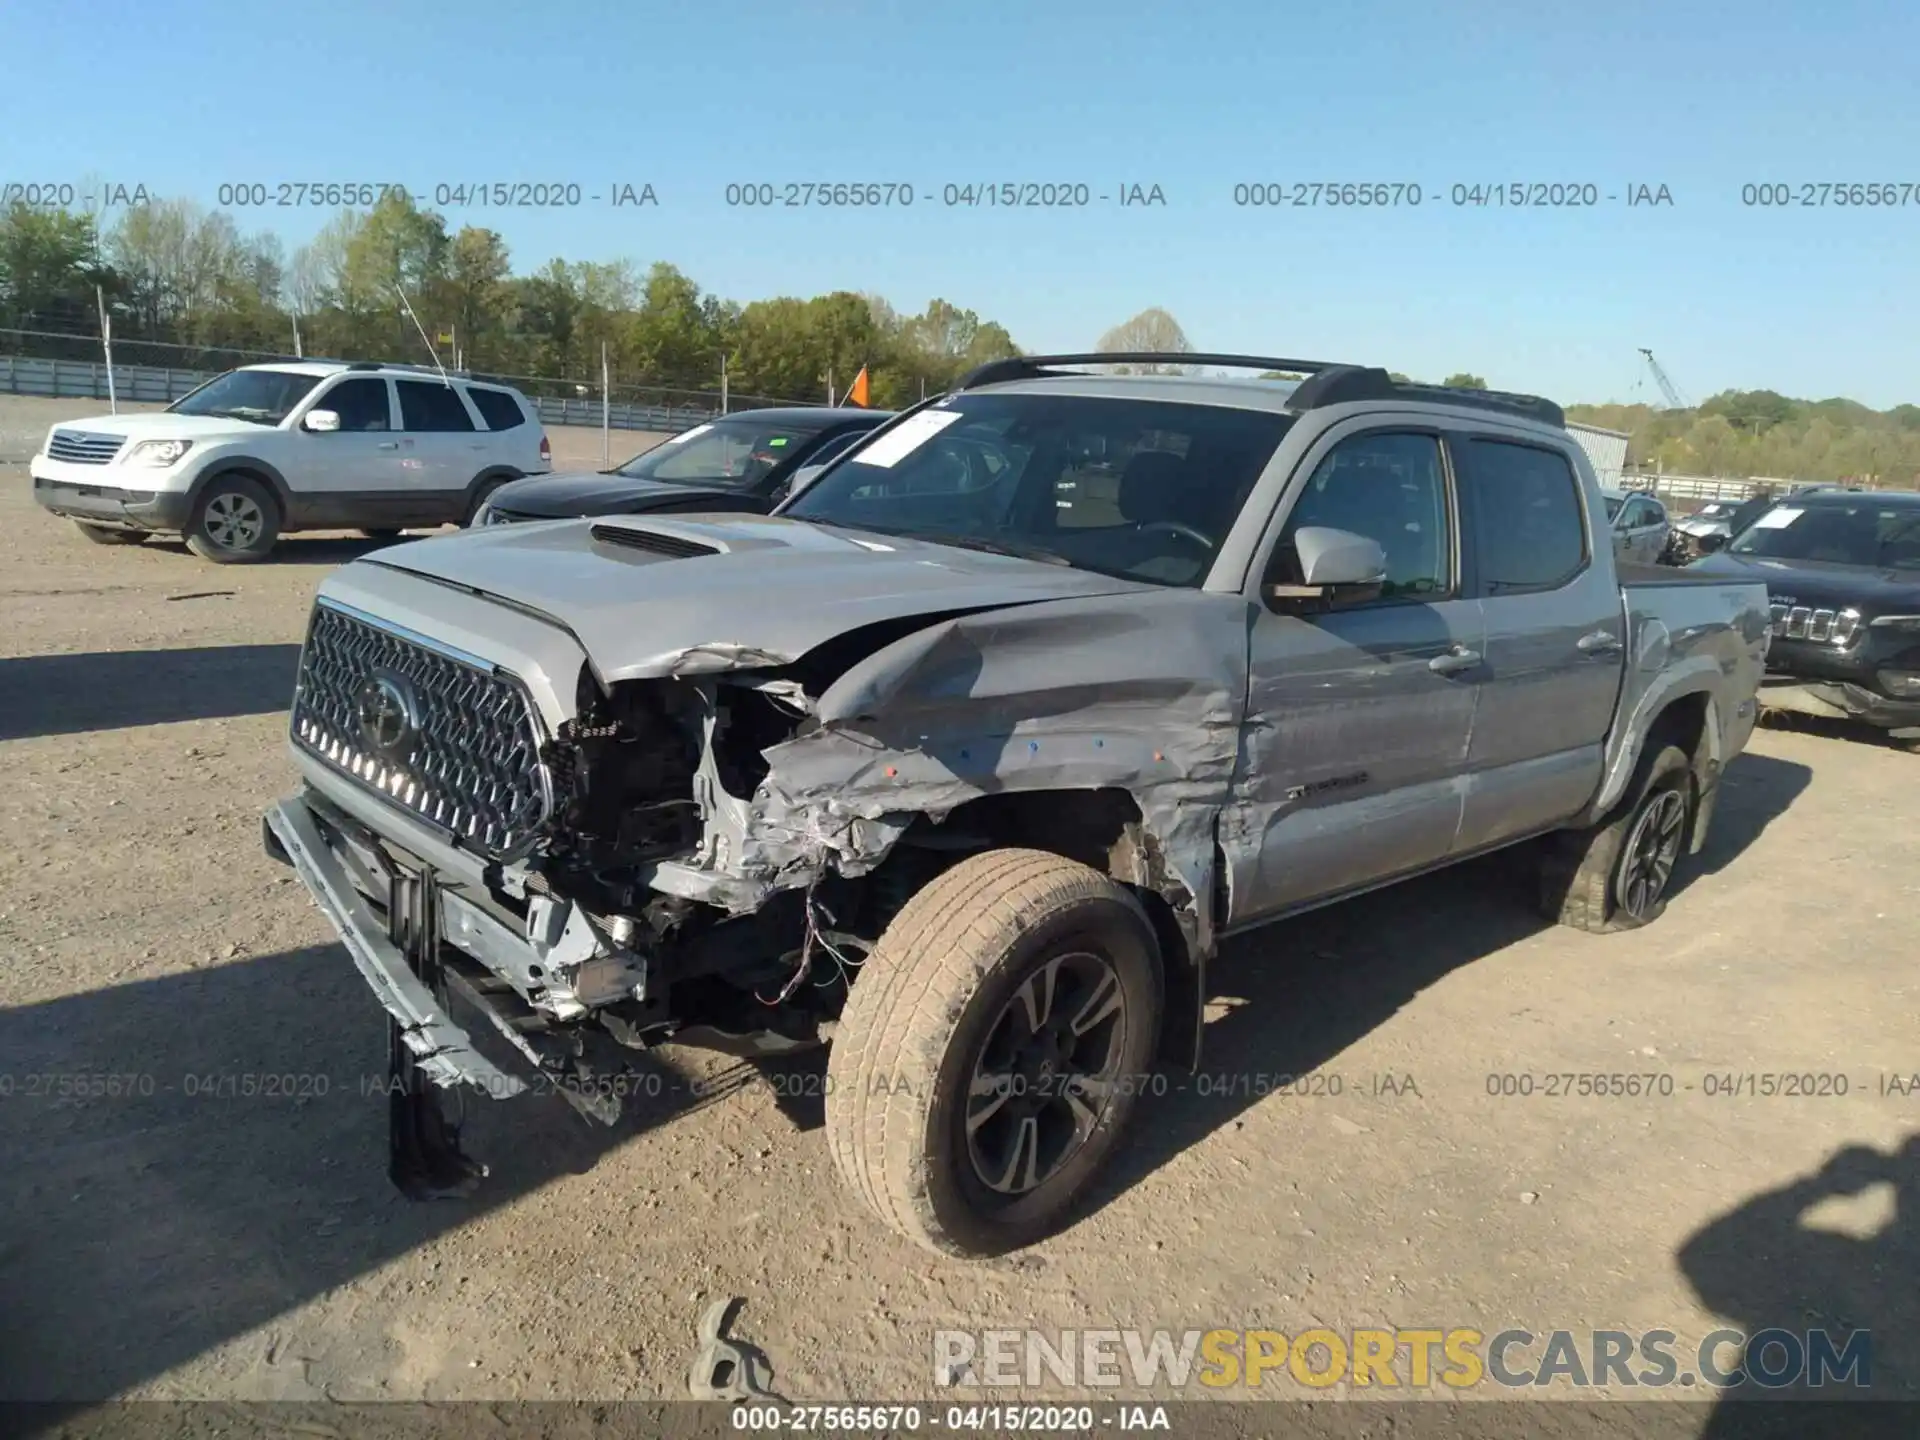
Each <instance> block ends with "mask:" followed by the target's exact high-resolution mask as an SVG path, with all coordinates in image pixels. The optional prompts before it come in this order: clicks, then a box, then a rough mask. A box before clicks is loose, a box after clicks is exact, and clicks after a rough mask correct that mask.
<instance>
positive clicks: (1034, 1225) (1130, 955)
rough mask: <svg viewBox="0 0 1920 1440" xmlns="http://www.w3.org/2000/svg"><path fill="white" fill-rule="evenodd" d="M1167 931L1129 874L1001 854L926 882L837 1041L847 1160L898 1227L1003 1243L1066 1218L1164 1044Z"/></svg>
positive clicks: (926, 1241) (958, 1247)
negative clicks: (1137, 895) (1151, 918)
mask: <svg viewBox="0 0 1920 1440" xmlns="http://www.w3.org/2000/svg"><path fill="white" fill-rule="evenodd" d="M1162 1006H1163V982H1162V972H1161V963H1160V952H1159V946H1158V943H1157V942H1156V940H1155V938H1154V932H1153V927H1152V926H1151V924H1150V923H1149V922H1148V920H1147V916H1146V914H1145V912H1144V911H1143V910H1142V909H1141V908H1140V904H1139V902H1138V901H1137V900H1135V899H1134V898H1133V896H1132V895H1130V894H1128V893H1127V891H1126V890H1125V889H1123V888H1122V887H1121V886H1119V885H1117V884H1115V883H1114V882H1113V881H1112V880H1110V879H1109V878H1107V877H1106V876H1105V875H1102V874H1101V873H1100V872H1099V871H1097V870H1093V869H1090V868H1089V867H1087V866H1085V865H1081V864H1078V863H1076V862H1075V861H1072V860H1066V859H1063V858H1061V857H1060V856H1058V855H1053V854H1050V853H1047V852H1045V851H1038V850H1014V849H1007V850H990V851H988V852H986V853H985V854H982V855H976V856H973V857H971V858H969V859H967V860H964V861H962V862H961V863H960V864H958V865H956V866H954V867H953V868H952V869H950V870H948V871H946V872H944V873H943V874H941V875H940V876H938V877H937V878H936V879H934V880H933V881H932V882H931V883H930V884H928V885H927V886H926V887H925V888H923V889H922V890H920V891H919V892H918V893H917V894H916V895H915V896H914V897H913V898H912V899H911V900H910V901H908V902H907V904H906V906H905V907H904V908H903V909H902V910H901V912H900V914H899V915H898V916H897V917H896V918H895V919H894V921H893V922H892V924H890V925H889V926H888V927H887V930H886V933H885V934H884V935H882V936H881V938H880V943H879V945H878V946H877V947H876V948H875V949H874V951H873V953H872V955H870V956H869V957H868V958H867V960H866V962H865V963H864V964H863V965H862V966H861V968H860V978H859V979H858V980H857V981H856V982H855V984H854V986H853V991H852V994H851V995H850V996H849V997H848V1000H847V1006H846V1011H845V1013H844V1014H843V1016H842V1018H841V1026H840V1031H839V1033H838V1034H837V1035H836V1036H835V1038H834V1042H833V1047H832V1049H831V1051H830V1052H829V1055H828V1060H827V1065H828V1070H827V1074H828V1081H829V1085H828V1090H827V1096H826V1122H827V1137H828V1141H829V1144H830V1146H831V1149H832V1152H833V1159H834V1164H835V1167H836V1168H837V1169H838V1170H839V1171H840V1174H841V1177H842V1178H843V1179H844V1180H846V1182H847V1183H848V1184H849V1185H850V1186H852V1188H853V1190H854V1192H855V1193H856V1194H858V1195H859V1196H860V1198H861V1199H862V1200H863V1201H864V1202H865V1203H866V1205H867V1207H868V1208H869V1209H870V1210H872V1211H873V1213H874V1214H875V1215H877V1216H878V1217H879V1218H880V1219H881V1220H882V1221H884V1222H885V1223H886V1224H887V1225H888V1226H889V1227H890V1228H891V1229H893V1230H895V1231H897V1232H898V1233H899V1234H901V1235H903V1236H905V1237H906V1238H908V1239H910V1240H912V1241H914V1242H915V1243H917V1244H919V1245H921V1246H922V1247H924V1248H926V1249H928V1250H932V1251H934V1252H936V1253H939V1254H946V1255H963V1256H980V1255H997V1254H1002V1253H1005V1252H1006V1251H1009V1250H1015V1249H1019V1248H1020V1247H1022V1246H1025V1245H1030V1244H1033V1243H1034V1242H1035V1241H1037V1240H1040V1239H1042V1238H1043V1237H1045V1236H1046V1235H1047V1234H1049V1233H1051V1232H1052V1231H1053V1230H1054V1229H1056V1228H1057V1227H1058V1226H1059V1224H1060V1223H1061V1222H1062V1221H1063V1220H1064V1219H1065V1218H1066V1217H1067V1215H1068V1213H1069V1211H1070V1210H1071V1209H1072V1207H1073V1206H1074V1205H1075V1203H1076V1202H1077V1201H1078V1200H1080V1199H1081V1197H1082V1196H1083V1195H1084V1194H1085V1192H1086V1189H1087V1186H1088V1184H1089V1183H1090V1182H1091V1181H1092V1180H1093V1178H1094V1177H1095V1176H1096V1175H1097V1174H1098V1172H1099V1170H1100V1168H1101V1166H1102V1165H1103V1164H1104V1163H1105V1161H1106V1159H1107V1157H1108V1155H1109V1154H1110V1153H1111V1152H1112V1150H1113V1148H1114V1145H1115V1144H1116V1143H1117V1142H1118V1140H1119V1138H1120V1135H1121V1133H1122V1131H1123V1129H1124V1128H1125V1125H1126V1122H1127V1119H1128V1117H1129V1116H1130V1115H1131V1113H1132V1110H1133V1105H1134V1101H1135V1099H1136V1098H1137V1096H1138V1093H1139V1090H1140V1088H1141V1085H1140V1081H1141V1078H1142V1077H1143V1076H1144V1075H1145V1073H1146V1072H1147V1071H1148V1069H1149V1068H1150V1067H1151V1065H1152V1063H1153V1057H1154V1055H1155V1053H1156V1048H1157V1045H1158V1042H1159V1029H1160V1018H1161V1011H1162Z"/></svg>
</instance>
